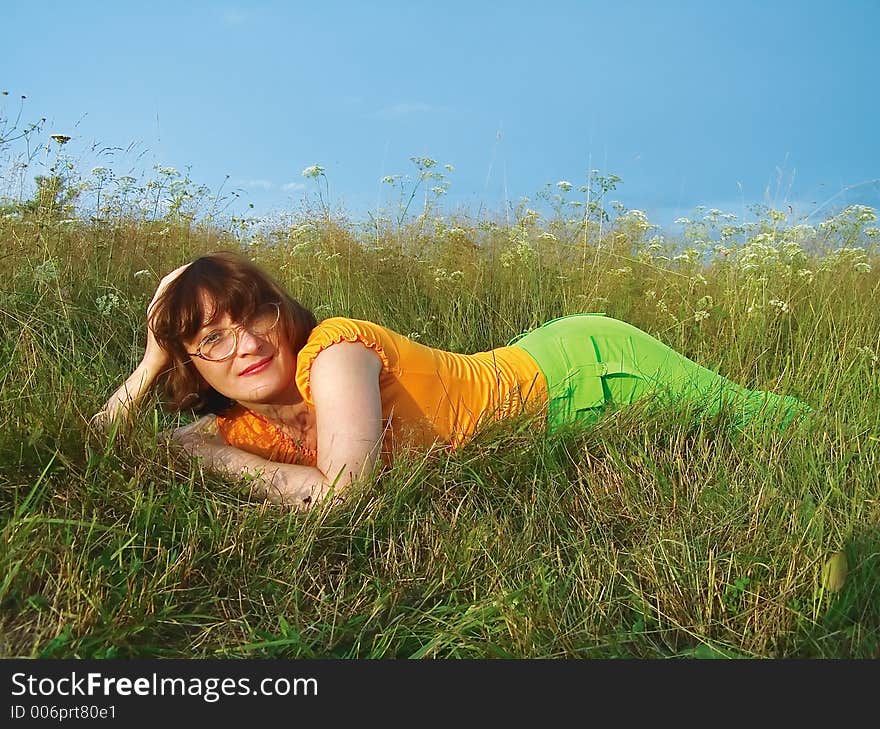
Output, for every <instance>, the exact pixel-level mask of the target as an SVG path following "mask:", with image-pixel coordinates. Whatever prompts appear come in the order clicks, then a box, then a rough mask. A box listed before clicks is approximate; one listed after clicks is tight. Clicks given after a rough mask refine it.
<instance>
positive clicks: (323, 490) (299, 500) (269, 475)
mask: <svg viewBox="0 0 880 729" xmlns="http://www.w3.org/2000/svg"><path fill="white" fill-rule="evenodd" d="M211 417H213V416H211ZM202 420H205V418H202ZM199 423H201V421H197V423H193V424H192V425H188V426H186V428H192V427H193V426H195V425H198V424H199ZM181 431H185V429H184V428H178V429H177V430H176V431H174V432H173V433H172V434H171V437H172V439H173V440H175V441H177V442H178V443H180V444H181V445H182V446H183V447H184V449H185V450H186V451H187V452H188V453H189V454H190V455H192V456H195V457H196V458H199V459H201V460H202V462H203V463H204V465H205V466H206V467H207V468H209V469H210V470H212V471H216V472H218V473H223V474H225V475H227V476H234V477H241V476H248V477H250V479H251V492H252V493H253V495H254V496H256V497H257V498H261V499H268V500H269V501H271V502H272V503H275V504H280V505H284V506H292V507H294V508H295V509H297V510H298V511H304V510H306V509H309V508H310V507H311V506H313V505H314V504H315V503H317V502H318V501H320V500H321V499H323V498H324V497H325V496H326V495H327V494H328V493H329V492H330V486H329V485H328V484H327V483H326V479H325V478H324V474H322V473H321V472H320V471H319V470H318V469H317V468H312V467H310V466H297V465H293V464H289V463H277V462H275V461H269V460H266V459H265V458H261V457H260V456H256V455H254V454H253V453H248V452H246V451H243V450H241V449H239V448H236V447H234V446H230V445H227V444H226V443H225V442H224V441H223V438H222V437H221V436H220V435H219V434H216V433H214V434H212V433H210V432H205V431H200V430H192V431H190V432H181Z"/></svg>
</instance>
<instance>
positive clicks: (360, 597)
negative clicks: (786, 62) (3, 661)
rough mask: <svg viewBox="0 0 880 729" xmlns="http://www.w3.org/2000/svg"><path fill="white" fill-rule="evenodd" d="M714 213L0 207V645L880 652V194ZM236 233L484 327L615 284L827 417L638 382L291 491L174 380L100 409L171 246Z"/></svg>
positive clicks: (451, 319) (707, 350) (743, 375)
mask: <svg viewBox="0 0 880 729" xmlns="http://www.w3.org/2000/svg"><path fill="white" fill-rule="evenodd" d="M563 182H564V181H563ZM566 184H568V185H569V187H570V183H566ZM558 189H559V190H560V191H561V193H562V194H565V193H567V192H568V190H565V187H564V186H561V183H560V186H558ZM717 212H718V211H709V212H708V213H707V214H706V216H704V217H703V218H701V219H700V220H698V221H696V222H694V221H684V222H682V223H681V225H682V230H683V233H682V238H681V239H680V240H675V241H673V240H666V239H662V238H660V237H658V236H656V235H655V234H654V233H655V231H653V230H652V228H651V227H650V224H649V223H648V222H647V220H646V219H645V218H644V216H640V215H639V214H637V213H638V211H628V212H626V211H623V212H622V213H621V214H620V215H618V216H617V217H616V218H614V219H609V220H608V221H603V223H602V224H601V225H598V224H594V225H589V224H586V225H584V224H583V221H582V224H581V226H580V227H578V226H577V224H576V222H572V221H571V220H568V222H566V219H565V218H564V216H563V217H559V216H557V217H554V218H552V219H548V220H545V219H544V218H542V217H541V216H540V215H539V214H538V213H536V212H535V211H533V210H528V209H522V210H520V211H518V213H517V215H516V216H515V217H514V219H513V220H511V221H510V223H508V222H507V221H498V222H494V223H488V222H487V221H486V219H485V218H482V219H481V220H471V219H468V218H467V217H466V216H464V215H462V216H458V217H454V216H447V217H440V216H439V215H437V216H435V217H425V216H422V217H421V218H419V219H414V220H409V221H406V220H401V221H399V222H400V224H395V223H397V222H398V221H391V222H390V223H387V224H382V223H381V221H380V222H379V223H378V224H375V225H373V227H372V228H370V227H369V226H366V225H362V224H356V223H354V222H351V221H348V220H347V219H346V218H345V217H344V216H340V215H337V214H334V215H333V216H327V215H325V214H323V212H321V213H317V214H313V215H308V214H304V215H302V216H300V217H299V218H298V219H297V220H295V221H288V222H286V223H285V224H283V225H282V224H279V225H277V226H276V227H275V228H274V229H266V230H262V231H261V232H260V233H259V234H253V235H250V236H248V237H247V238H246V239H242V236H241V231H240V230H233V229H231V228H221V227H216V225H215V227H211V226H209V225H207V224H199V223H194V222H192V221H191V220H186V219H179V218H178V219H175V218H174V217H173V216H172V217H169V218H165V219H162V220H156V221H151V220H149V219H148V218H147V217H144V216H141V217H137V216H126V215H118V216H116V217H110V218H107V219H104V220H101V221H100V222H94V223H88V222H83V221H79V222H77V221H76V220H74V221H73V222H67V223H65V222H63V221H62V220H59V216H57V215H56V216H48V215H40V214H33V215H17V216H11V217H8V218H2V219H0V241H2V245H3V250H4V252H5V253H4V255H3V256H2V257H0V274H2V276H3V284H2V287H0V289H2V290H0V327H2V339H0V405H2V407H0V528H2V530H0V654H2V655H5V656H44V657H49V656H51V657H66V656H78V657H87V656H100V657H111V656H230V657H244V656H253V657H264V656H265V657H268V656H280V657H326V656H340V657H392V656H394V657H407V656H413V657H433V656H436V657H482V656H489V657H508V656H516V657H526V656H528V657H539V656H540V657H590V656H603V657H606V656H632V657H668V656H691V655H693V656H698V657H701V656H716V655H725V656H759V657H794V656H798V657H801V656H804V657H806V656H810V657H812V656H824V657H880V557H878V555H880V478H878V473H880V464H878V455H877V453H878V437H880V423H878V412H880V394H878V393H880V365H878V355H880V309H878V306H877V301H878V288H880V261H878V257H877V255H876V250H875V249H874V248H873V243H874V241H876V233H874V232H872V231H875V230H876V228H874V227H873V224H874V223H875V220H874V219H871V214H872V212H873V211H870V209H867V208H861V209H855V208H850V209H848V210H847V211H843V212H841V213H840V214H839V215H837V216H835V217H833V218H829V220H828V221H826V223H825V224H823V225H819V226H816V227H815V228H811V229H810V230H804V229H800V230H798V229H797V227H798V226H793V225H789V224H788V223H787V221H785V220H784V219H782V218H779V217H778V214H777V213H776V211H768V212H767V213H766V215H764V216H763V217H761V218H759V219H758V220H756V222H755V223H753V224H752V225H751V227H746V226H739V227H740V229H739V230H736V231H733V232H731V231H729V230H728V231H727V234H726V237H725V233H724V229H723V228H724V225H727V224H730V225H733V223H731V222H730V221H725V220H723V219H722V218H721V216H720V213H719V214H715V213H717ZM37 213H39V211H37ZM713 217H714V223H713V222H712V218H713ZM374 222H375V221H374ZM588 222H589V221H588ZM710 223H711V224H712V225H711V226H710V225H709V224H710ZM701 226H702V227H701ZM823 226H824V227H823ZM239 247H243V249H244V250H245V251H246V252H247V254H248V255H249V256H251V257H253V258H254V260H256V261H257V262H258V263H259V264H260V265H262V266H265V267H266V268H267V269H268V270H270V271H271V272H273V273H274V274H275V275H276V276H277V277H278V279H279V280H280V281H281V282H282V283H283V284H284V285H285V286H286V287H287V288H288V289H289V290H290V291H291V293H292V294H293V295H294V296H295V297H297V298H298V299H300V300H301V301H302V302H303V303H304V304H306V305H307V306H309V307H311V308H312V309H313V310H315V312H316V314H317V315H318V318H319V319H320V318H324V317H327V316H331V315H344V316H351V317H355V318H364V319H370V320H373V321H376V322H378V323H380V324H383V325H385V326H388V327H390V328H392V329H395V330H396V331H399V332H401V333H403V334H405V335H408V336H411V337H414V338H417V339H418V340H419V341H421V342H423V343H426V344H429V345H432V346H437V347H442V348H447V349H452V350H456V351H462V352H475V351H480V350H485V349H488V348H491V347H496V346H501V345H504V344H505V343H506V342H507V341H509V340H510V339H511V338H512V337H514V336H515V335H517V334H519V333H520V332H522V331H524V330H526V329H529V328H531V327H534V326H536V325H538V324H540V323H542V322H543V321H546V320H548V319H551V318H553V317H557V316H561V315H564V314H568V313H575V312H584V311H603V312H606V313H607V314H608V315H609V316H614V317H617V318H620V319H624V320H626V321H628V322H630V323H632V324H635V325H636V326H638V327H640V328H642V329H644V330H646V331H648V332H650V333H651V334H653V335H654V336H656V337H658V338H659V339H661V340H662V341H664V342H665V343H667V344H669V345H670V346H672V347H674V348H676V349H677V350H679V351H681V352H682V353H683V354H685V355H686V356H688V357H690V358H691V359H694V360H696V361H698V362H700V363H701V364H704V365H706V366H709V367H712V368H715V369H717V370H718V371H720V372H721V373H722V374H724V375H725V376H727V377H729V378H730V379H733V380H735V381H737V382H740V383H742V384H743V385H745V386H747V387H750V388H759V389H769V390H773V391H776V392H785V393H787V394H792V395H796V396H797V397H800V398H802V399H804V400H806V401H807V402H809V403H811V404H812V405H813V406H814V407H816V408H817V409H818V411H819V415H820V417H819V418H817V420H816V421H815V422H814V423H813V424H812V425H811V426H810V428H809V429H807V430H802V431H795V432H789V433H777V432H761V431H756V430H754V429H753V430H749V431H744V432H737V431H734V430H732V429H731V428H730V427H729V423H728V422H727V421H726V420H725V419H724V418H723V417H718V418H714V419H711V420H704V421H700V420H697V419H695V418H694V417H692V416H690V415H689V414H688V413H687V412H684V411H675V412H673V411H658V410H653V411H648V410H646V409H643V408H640V407H634V408H631V409H628V410H620V411H617V412H609V413H607V414H606V415H605V417H603V418H602V419H601V420H600V421H599V422H598V423H597V424H595V425H593V426H589V427H586V428H577V427H574V428H572V429H571V430H569V431H566V432H560V433H555V434H551V435H548V434H546V433H544V432H543V430H542V429H541V428H539V427H536V426H537V425H538V423H536V422H533V421H529V420H528V419H525V418H523V419H518V420H515V421H511V422H508V423H505V424H502V425H496V426H493V427H491V428H490V429H487V430H486V431H484V432H482V433H480V434H479V435H478V437H477V438H475V440H474V441H473V442H471V443H470V444H468V445H467V446H466V447H464V448H462V449H461V450H459V451H457V452H455V453H452V454H446V453H443V452H433V453H429V454H417V453H414V454H411V455H410V456H407V457H405V458H403V459H402V460H400V461H398V462H397V463H396V464H395V465H394V467H393V468H392V469H391V470H390V471H389V472H388V473H386V474H385V475H383V476H382V477H381V478H380V479H378V480H377V481H376V482H374V483H369V484H364V485H361V486H358V487H356V488H355V489H354V490H353V493H352V496H351V498H350V499H348V500H347V501H346V502H345V504H344V505H341V506H338V507H335V508H333V509H332V510H316V511H314V512H312V513H309V514H305V515H296V514H292V513H289V512H287V511H284V510H283V509H281V508H279V507H275V506H271V505H267V504H263V503H258V502H252V501H248V500H247V499H246V498H245V497H244V493H245V488H244V487H243V486H242V485H241V484H237V483H235V482H234V481H230V480H224V479H221V478H219V477H217V476H214V475H211V474H209V473H204V472H202V471H201V470H200V468H199V466H198V465H197V464H193V463H191V462H190V461H188V460H187V459H186V458H185V457H184V456H183V455H181V454H180V453H178V452H176V451H174V450H170V451H169V449H168V446H166V445H164V444H161V443H160V442H159V441H158V440H157V437H156V436H157V433H158V432H159V431H160V430H162V429H163V428H165V427H166V426H167V425H168V423H169V422H170V420H171V416H169V415H166V414H164V413H162V412H161V411H159V410H157V409H156V408H155V407H148V408H146V409H145V410H144V411H143V413H142V414H141V415H140V417H139V418H138V419H137V420H136V422H135V423H134V424H133V426H132V427H131V428H130V429H128V430H127V431H126V432H124V433H113V434H111V435H110V436H107V435H105V434H99V433H95V432H91V431H90V430H89V429H88V427H87V421H88V419H89V417H90V416H91V415H92V414H93V413H94V412H96V411H97V410H98V409H99V407H100V406H101V404H102V403H103V402H104V400H105V399H106V397H107V396H108V394H109V393H110V392H111V391H112V389H113V388H114V387H115V386H116V385H118V383H119V382H120V381H121V380H122V379H123V378H124V376H125V375H127V374H128V372H129V371H130V370H131V368H133V366H134V365H135V364H136V363H137V361H138V359H139V357H140V355H141V354H142V346H143V342H144V338H145V335H144V312H145V308H146V305H147V302H148V301H149V299H150V296H151V295H152V292H153V290H154V289H155V286H156V284H157V282H158V280H159V278H160V277H161V275H163V274H164V273H167V272H168V271H169V270H171V269H172V268H174V267H175V266H177V265H179V264H180V263H181V262H183V261H185V260H188V259H191V258H192V257H194V256H196V255H198V254H200V253H203V252H207V251H211V250H216V249H220V248H226V249H230V248H233V249H237V248H239ZM805 272H806V273H805ZM154 404H155V403H154ZM838 552H843V553H844V555H845V556H846V561H847V563H848V566H849V573H848V576H847V578H846V580H845V581H844V584H843V587H842V588H841V589H840V590H838V591H836V592H835V591H832V590H831V589H829V588H828V587H827V586H826V585H824V584H823V580H822V568H823V565H824V564H825V563H826V561H827V560H828V559H829V558H830V557H831V556H832V555H833V554H835V553H838Z"/></svg>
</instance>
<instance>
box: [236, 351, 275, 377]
mask: <svg viewBox="0 0 880 729" xmlns="http://www.w3.org/2000/svg"><path fill="white" fill-rule="evenodd" d="M273 357H274V355H271V354H270V355H269V356H268V357H266V358H265V359H261V360H260V361H259V362H256V363H254V364H252V365H251V366H250V367H246V368H245V369H244V370H242V371H241V372H239V373H238V375H239V377H247V376H248V375H256V374H259V373H260V372H262V371H263V370H265V369H266V368H267V367H268V366H269V365H270V364H271V363H272V359H273Z"/></svg>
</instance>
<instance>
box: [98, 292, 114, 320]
mask: <svg viewBox="0 0 880 729" xmlns="http://www.w3.org/2000/svg"><path fill="white" fill-rule="evenodd" d="M95 306H97V307H98V313H99V314H101V315H102V316H108V315H109V314H110V313H111V312H112V311H113V310H114V309H116V308H118V307H119V297H118V296H117V295H116V294H114V293H113V292H111V293H109V294H104V295H102V296H99V297H98V298H97V299H95Z"/></svg>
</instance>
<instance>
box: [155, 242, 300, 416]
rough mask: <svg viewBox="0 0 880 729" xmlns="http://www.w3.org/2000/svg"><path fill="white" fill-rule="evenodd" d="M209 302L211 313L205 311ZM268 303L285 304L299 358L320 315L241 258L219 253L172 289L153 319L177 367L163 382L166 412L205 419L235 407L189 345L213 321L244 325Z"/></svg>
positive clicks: (284, 331)
mask: <svg viewBox="0 0 880 729" xmlns="http://www.w3.org/2000/svg"><path fill="white" fill-rule="evenodd" d="M206 301H207V302H209V305H211V306H212V310H211V311H205V302H206ZM268 302H275V303H277V304H279V306H280V308H281V319H280V321H279V323H278V326H279V332H280V336H282V337H286V338H287V339H288V340H289V341H290V343H291V345H292V349H293V353H294V355H296V354H298V353H299V350H300V349H302V347H303V345H304V344H305V343H306V340H307V339H308V337H309V334H311V331H312V329H314V328H315V325H316V323H317V322H316V321H315V315H314V314H313V313H312V312H311V311H309V310H308V309H306V308H305V307H304V306H303V305H302V304H300V303H299V302H298V301H297V300H296V299H294V298H292V297H291V296H290V295H289V294H287V293H286V292H285V291H284V289H282V288H281V287H280V286H279V285H278V283H277V282H276V281H275V280H274V279H273V278H272V277H271V276H269V275H268V274H267V273H266V272H265V271H263V270H261V269H260V268H259V267H258V266H255V265H254V264H253V263H251V262H250V261H249V260H247V259H246V258H244V257H242V256H241V255H239V254H237V253H232V252H230V251H218V252H216V253H210V254H208V255H206V256H202V257H201V258H197V259H196V260H195V261H193V262H192V263H191V264H190V265H189V266H188V267H187V268H186V269H185V270H184V271H183V272H182V273H181V274H180V276H178V277H177V278H176V279H174V281H172V282H171V283H170V284H169V285H168V288H166V289H165V291H164V292H163V293H162V295H161V296H160V297H159V300H158V301H157V302H156V305H155V306H154V307H153V310H152V313H151V322H152V325H153V332H154V333H155V335H156V341H157V342H158V343H159V346H160V347H162V348H163V349H164V350H166V351H167V352H169V353H170V354H171V367H170V369H169V370H167V371H166V372H165V373H163V374H162V376H161V377H160V380H159V382H160V385H161V387H162V388H163V389H164V391H165V395H166V401H165V407H166V408H168V409H170V410H183V409H191V410H192V411H193V412H194V413H196V414H197V415H202V414H204V413H220V412H222V411H223V410H226V409H227V408H228V407H230V406H231V405H233V404H234V402H233V401H232V400H231V399H230V398H228V397H226V396H225V395H223V394H222V393H219V392H217V391H216V390H215V389H214V388H213V387H211V386H210V385H208V383H206V382H205V380H204V379H203V378H202V377H201V375H199V373H198V371H197V370H196V368H195V366H194V365H193V363H192V358H191V357H190V355H189V354H187V351H186V347H185V346H184V344H183V343H184V341H185V340H190V339H192V338H193V337H194V336H195V335H196V333H197V332H198V331H199V330H200V329H201V328H202V327H203V326H204V324H205V321H207V320H209V317H210V321H213V320H215V319H216V318H218V317H221V316H222V315H223V314H229V316H230V317H231V318H232V319H233V320H235V321H243V320H245V319H246V318H247V317H248V316H250V315H251V314H253V313H254V311H255V310H256V309H257V307H259V306H260V305H261V304H265V303H268Z"/></svg>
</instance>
